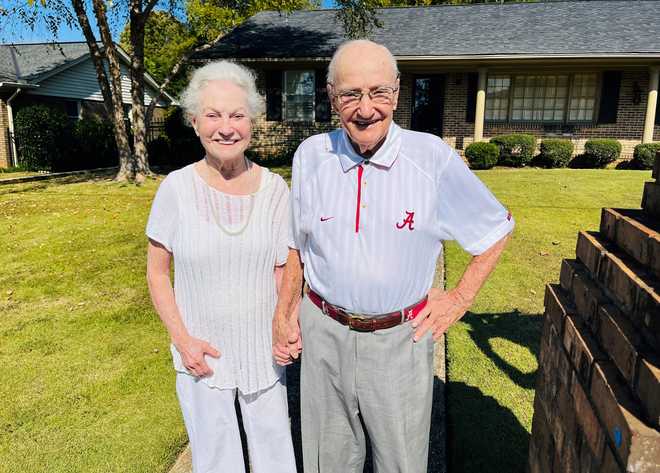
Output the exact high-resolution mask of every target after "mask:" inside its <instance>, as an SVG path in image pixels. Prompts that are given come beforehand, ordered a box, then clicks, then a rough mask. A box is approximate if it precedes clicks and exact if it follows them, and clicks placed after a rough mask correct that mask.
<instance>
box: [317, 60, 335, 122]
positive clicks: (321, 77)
mask: <svg viewBox="0 0 660 473" xmlns="http://www.w3.org/2000/svg"><path fill="white" fill-rule="evenodd" d="M327 73H328V70H327V69H317V70H316V71H315V72H314V75H315V80H316V86H315V87H316V94H315V97H314V116H315V118H316V121H317V122H323V123H327V122H329V121H330V115H331V114H330V100H329V99H328V91H327V89H326V87H325V85H326V75H327Z"/></svg>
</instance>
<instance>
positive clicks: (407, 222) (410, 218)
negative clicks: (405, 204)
mask: <svg viewBox="0 0 660 473" xmlns="http://www.w3.org/2000/svg"><path fill="white" fill-rule="evenodd" d="M414 217H415V212H408V211H407V210H406V218H405V219H404V220H403V222H401V223H397V224H396V228H398V229H399V230H401V229H402V228H403V227H405V226H406V225H408V230H411V231H412V230H414V229H415V227H413V224H414V223H415V220H413V218H414Z"/></svg>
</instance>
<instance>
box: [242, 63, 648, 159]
mask: <svg viewBox="0 0 660 473" xmlns="http://www.w3.org/2000/svg"><path fill="white" fill-rule="evenodd" d="M473 72H474V71H464V72H460V71H459V72H448V73H446V74H444V77H445V90H444V110H443V117H442V121H443V134H442V138H443V139H444V140H445V141H446V142H447V143H448V144H449V145H450V146H452V147H454V148H456V150H457V151H458V152H459V153H460V154H461V155H462V154H463V150H464V149H465V148H466V147H467V146H468V145H469V144H470V143H472V142H473V134H474V123H470V122H467V121H466V111H467V89H468V74H470V73H473ZM414 77H415V75H413V74H412V73H410V72H406V71H405V70H404V71H403V72H402V74H401V77H400V91H399V103H398V107H397V109H396V110H395V112H394V120H395V122H396V123H398V124H399V125H400V126H402V127H403V128H409V127H410V124H411V111H412V99H413V97H412V93H413V81H414ZM648 81H649V74H648V71H645V70H624V71H623V74H622V78H621V89H620V94H619V106H618V110H617V119H616V123H613V124H600V125H575V126H574V127H573V129H572V131H571V132H570V133H562V132H561V131H554V130H552V129H546V127H544V126H543V125H542V124H529V123H525V124H511V123H488V122H486V123H485V124H484V139H486V140H487V139H490V138H492V137H494V136H497V135H503V134H508V133H529V134H532V135H534V136H536V138H537V140H538V141H539V142H540V141H541V140H542V139H543V138H564V139H570V140H571V141H572V142H573V144H574V146H575V154H580V153H582V152H583V151H584V144H585V142H586V141H587V140H588V139H591V138H614V139H617V140H619V142H620V143H621V145H622V152H621V158H623V159H630V158H632V154H633V150H634V148H635V146H636V145H638V144H639V143H641V138H642V133H643V129H644V117H645V114H646V102H647V98H648V95H647V87H648ZM635 83H637V84H638V86H639V89H640V90H641V92H642V93H641V101H640V103H639V104H634V103H633V84H635ZM259 86H260V88H261V89H263V74H259ZM658 113H660V107H659V110H658ZM338 126H339V121H338V119H337V117H336V115H334V114H333V118H332V121H331V122H330V123H316V122H306V123H296V122H286V121H281V122H271V121H266V120H265V118H264V117H260V118H258V119H257V121H256V123H255V127H254V138H253V150H254V151H256V152H257V153H258V154H259V155H261V156H264V157H273V156H277V155H281V154H282V153H286V152H288V151H289V150H290V149H295V148H296V147H297V145H298V143H300V141H302V140H303V139H305V138H306V137H308V136H310V135H312V134H316V133H322V132H325V131H328V130H332V129H335V128H337V127H338ZM654 130H655V131H654V141H660V125H656V126H655V129H654Z"/></svg>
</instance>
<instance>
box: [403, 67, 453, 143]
mask: <svg viewBox="0 0 660 473" xmlns="http://www.w3.org/2000/svg"><path fill="white" fill-rule="evenodd" d="M444 106H445V76H443V75H423V76H422V75H420V76H415V79H414V83H413V103H412V120H411V123H410V128H411V129H412V130H415V131H424V132H426V133H431V134H434V135H436V136H442V115H443V113H444Z"/></svg>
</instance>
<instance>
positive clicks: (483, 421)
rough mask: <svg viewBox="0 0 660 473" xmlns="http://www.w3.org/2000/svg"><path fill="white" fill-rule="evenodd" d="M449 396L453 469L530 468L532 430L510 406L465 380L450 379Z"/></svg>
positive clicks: (496, 472)
mask: <svg viewBox="0 0 660 473" xmlns="http://www.w3.org/2000/svg"><path fill="white" fill-rule="evenodd" d="M447 397H448V398H449V399H453V401H452V402H451V403H450V408H449V409H448V412H447V452H448V458H447V462H448V464H449V465H448V471H449V472H451V473H454V472H461V473H462V472H470V473H502V472H507V473H516V472H520V473H523V472H525V471H526V463H527V448H528V447H527V446H528V443H529V433H528V432H527V430H526V429H525V428H524V427H523V426H522V424H521V423H520V421H519V420H518V419H517V418H516V416H515V415H513V413H512V412H511V411H510V410H509V409H507V408H506V407H503V406H502V405H501V404H500V403H499V402H498V401H497V399H495V398H493V397H491V396H486V395H484V394H483V393H482V392H481V390H480V389H478V388H475V387H472V386H468V385H467V384H465V383H462V382H453V381H449V382H448V384H447ZM429 472H435V470H431V469H429Z"/></svg>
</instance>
